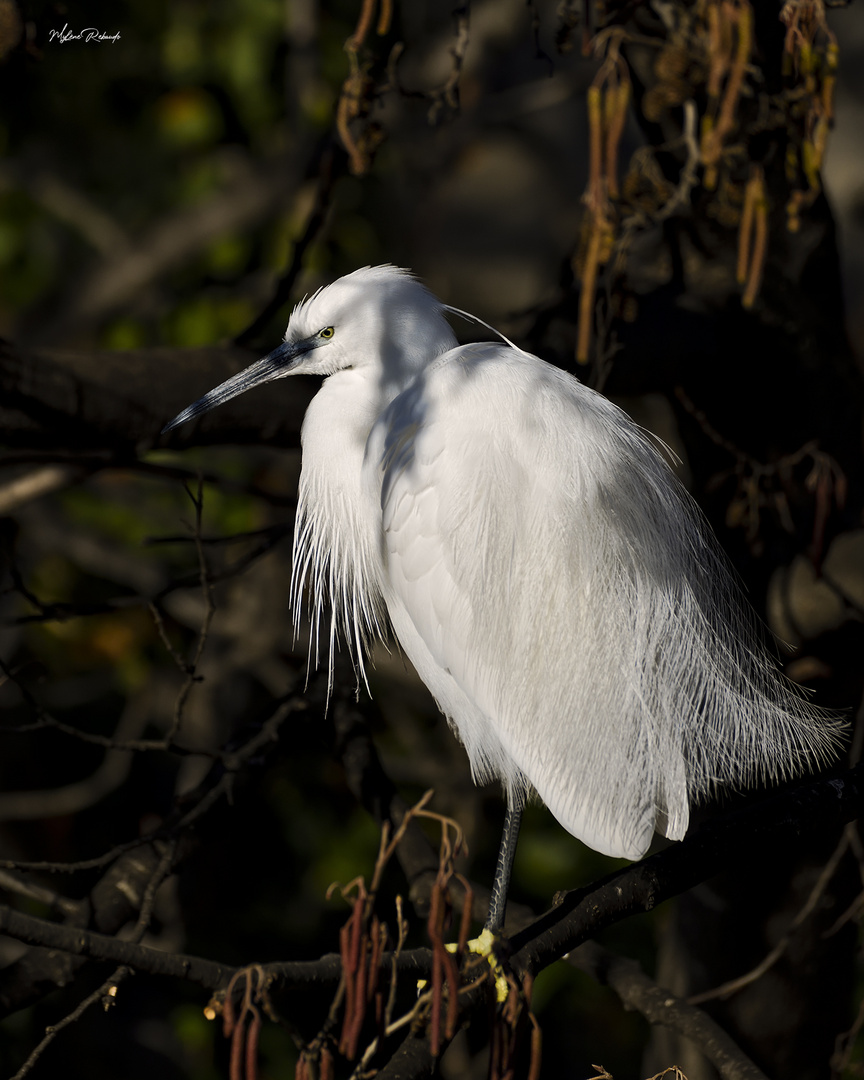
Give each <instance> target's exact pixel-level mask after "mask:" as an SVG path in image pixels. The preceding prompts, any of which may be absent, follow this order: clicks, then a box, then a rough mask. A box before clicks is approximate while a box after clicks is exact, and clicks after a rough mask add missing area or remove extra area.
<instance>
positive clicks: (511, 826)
mask: <svg viewBox="0 0 864 1080" xmlns="http://www.w3.org/2000/svg"><path fill="white" fill-rule="evenodd" d="M524 808H525V797H524V796H523V795H522V794H515V793H511V794H510V796H509V798H508V801H507V813H506V815H505V817H504V832H503V833H502V835H501V847H500V849H499V851H498V864H497V866H496V867H495V878H494V880H493V882H492V895H491V897H490V898H489V914H488V915H487V917H486V926H485V929H486V930H489V931H490V932H491V933H493V934H497V933H499V932H500V931H501V930H503V929H504V915H505V912H506V911H507V890H508V889H509V888H510V873H511V871H512V870H513V858H514V856H515V854H516V841H517V840H518V839H519V826H520V825H521V823H522V811H523V809H524Z"/></svg>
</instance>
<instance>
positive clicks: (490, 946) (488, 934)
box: [417, 927, 510, 1005]
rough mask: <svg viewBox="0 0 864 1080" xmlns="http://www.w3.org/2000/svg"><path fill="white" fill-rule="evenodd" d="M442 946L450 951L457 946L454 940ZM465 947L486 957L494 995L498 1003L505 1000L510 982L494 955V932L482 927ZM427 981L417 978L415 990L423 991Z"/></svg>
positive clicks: (455, 949) (456, 948) (453, 950)
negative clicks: (490, 971)
mask: <svg viewBox="0 0 864 1080" xmlns="http://www.w3.org/2000/svg"><path fill="white" fill-rule="evenodd" d="M444 948H445V949H446V950H447V951H448V952H451V953H455V952H456V951H457V950H458V948H459V946H458V945H457V944H456V942H455V941H451V942H449V943H447V944H446V945H445V946H444ZM466 948H467V949H468V952H471V953H474V954H475V955H476V956H483V957H485V958H486V961H487V962H488V964H489V966H490V967H491V968H492V973H493V975H494V976H495V997H496V998H497V1000H498V1004H499V1005H503V1003H504V1002H505V1001H506V1000H507V997H508V995H509V993H510V984H509V983H508V982H507V976H506V975H505V974H504V968H503V967H501V964H500V963H499V961H498V958H497V957H496V955H495V934H494V932H493V931H492V930H490V929H489V928H488V927H486V929H484V930H483V931H482V932H481V934H480V936H479V937H476V938H472V939H471V940H470V941H468V942H466ZM427 985H428V983H427V981H426V979H419V980H418V982H417V992H418V993H423V991H424V990H425V989H426V987H427Z"/></svg>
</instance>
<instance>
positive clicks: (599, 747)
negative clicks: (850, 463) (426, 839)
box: [364, 344, 836, 858]
mask: <svg viewBox="0 0 864 1080" xmlns="http://www.w3.org/2000/svg"><path fill="white" fill-rule="evenodd" d="M364 477H365V482H366V486H367V490H368V497H369V498H374V499H376V500H378V505H379V506H380V514H381V524H382V532H381V544H382V553H383V556H384V560H383V561H384V566H385V569H384V580H383V581H382V582H381V591H382V594H383V596H384V600H385V603H386V605H387V609H388V613H389V616H390V619H391V622H392V624H393V627H394V630H395V631H396V634H397V636H398V638H399V640H400V643H401V644H402V646H403V648H404V650H405V652H406V653H407V655H408V656H409V657H410V659H411V660H412V662H413V663H414V664H415V666H416V667H417V669H418V672H419V674H420V676H421V678H422V679H423V680H424V682H426V684H427V685H428V686H429V688H430V690H431V691H432V693H433V695H434V696H435V698H436V699H437V701H438V703H439V705H440V707H441V708H442V711H443V712H444V713H445V715H447V716H448V719H449V720H450V721H451V723H452V724H453V726H454V727H455V729H456V730H457V732H458V734H459V736H460V738H461V739H462V741H463V743H464V744H465V747H466V750H467V752H468V754H469V758H470V760H471V764H472V769H473V770H474V772H475V775H476V776H477V777H478V778H480V779H485V778H488V777H489V776H490V775H497V776H499V777H500V778H501V779H502V781H503V782H504V784H505V786H506V787H507V788H508V789H510V790H521V789H525V788H529V787H530V788H533V789H535V790H536V791H537V793H538V794H539V795H540V797H541V798H542V799H543V800H544V802H545V803H546V804H547V805H548V807H549V809H550V810H551V811H552V813H553V814H554V815H555V816H556V817H557V818H558V820H559V821H560V822H561V823H562V824H563V825H564V827H565V828H567V829H568V830H569V831H570V832H571V833H573V834H574V835H576V836H578V837H580V838H581V839H583V840H584V841H585V842H586V843H588V844H589V845H590V846H591V847H594V848H596V849H597V850H600V851H603V852H606V853H608V854H611V855H621V856H625V857H628V858H637V857H640V856H641V855H642V854H644V852H645V850H646V849H647V847H648V845H649V844H650V841H651V837H652V835H653V832H654V829H655V826H656V825H657V824H658V822H659V824H660V826H661V827H662V828H663V829H664V831H665V832H666V834H667V835H668V836H670V837H673V838H680V837H682V836H683V835H684V833H685V831H686V828H687V824H688V820H689V805H690V801H691V799H693V798H698V797H699V796H700V795H703V794H705V793H706V792H708V791H710V790H711V789H712V787H713V786H715V785H716V784H717V783H726V782H731V783H746V782H750V781H752V780H754V779H757V778H760V777H765V776H776V775H778V774H780V775H784V774H786V773H789V772H794V771H799V770H800V768H801V767H802V766H803V765H804V764H805V763H806V762H807V761H808V760H809V759H811V758H813V757H816V756H819V755H820V754H822V755H824V754H827V753H828V752H829V751H830V749H831V745H832V743H833V741H834V739H835V737H836V730H835V728H832V726H831V724H830V723H828V722H827V721H826V720H825V718H824V717H822V716H820V715H818V714H817V711H816V710H814V709H812V708H811V707H810V706H809V705H808V704H807V703H806V702H805V701H804V700H803V699H802V698H801V697H800V696H798V695H797V694H796V693H795V692H794V691H793V690H792V689H790V687H789V686H788V685H787V684H786V683H785V682H784V681H781V678H780V677H779V676H778V675H777V673H776V672H775V670H774V668H773V667H772V664H771V661H770V660H769V658H768V657H767V655H766V654H765V652H764V650H763V649H762V648H761V646H760V645H759V644H758V643H757V636H756V634H755V633H754V622H753V619H752V617H751V616H750V614H749V611H748V609H747V608H746V607H745V606H744V605H743V604H742V603H741V602H740V601H739V599H738V594H737V588H736V586H735V584H734V582H733V580H732V577H731V574H730V571H729V570H728V568H727V567H726V565H725V562H724V559H723V556H722V554H721V553H720V551H719V548H718V546H717V544H716V540H714V538H713V534H711V533H710V530H708V529H707V527H706V526H705V525H704V523H703V521H702V519H701V516H700V514H699V511H698V510H697V508H696V507H695V504H694V503H693V502H692V500H691V499H690V498H689V496H688V495H687V494H686V493H685V492H684V491H683V489H682V488H681V487H680V486H679V485H678V483H677V481H676V480H675V478H674V476H673V475H672V473H671V471H670V470H669V469H668V467H667V465H666V464H665V462H664V461H663V460H662V458H661V455H660V454H659V452H658V451H657V449H656V447H655V446H654V445H653V444H652V442H651V441H650V440H649V439H648V437H647V436H646V435H645V434H644V433H643V432H641V430H640V429H639V428H637V427H636V425H634V424H633V423H632V421H630V420H629V418H627V417H626V416H625V415H624V414H623V413H621V411H620V410H618V409H617V408H616V407H615V406H614V405H612V404H611V403H610V402H609V401H608V400H606V399H605V398H603V397H601V396H600V395H598V394H595V393H594V392H592V391H590V390H588V389H587V388H586V387H584V386H582V385H581V384H580V383H579V382H578V381H577V380H575V379H573V378H571V377H570V376H568V375H566V374H564V373H562V372H560V371H558V370H557V369H554V368H552V367H550V366H548V365H546V364H543V363H542V362H541V361H539V360H537V359H536V358H534V357H531V356H528V355H527V354H524V353H521V352H518V351H516V350H513V349H509V348H506V347H504V346H499V345H491V344H488V345H473V346H463V347H460V348H458V349H454V350H452V351H451V352H449V353H447V354H445V356H444V357H442V358H440V359H439V360H438V361H436V362H435V363H434V364H432V365H431V366H430V367H429V368H428V369H427V370H426V371H425V372H424V373H423V374H422V375H421V376H420V377H419V378H418V379H417V380H416V381H415V382H414V383H413V384H412V386H411V387H409V388H408V389H407V390H406V391H404V392H403V393H402V394H401V395H400V396H399V397H398V398H397V399H396V400H395V401H394V402H393V403H392V404H391V405H390V407H389V408H388V409H387V411H386V412H385V413H384V414H383V415H382V417H381V418H380V420H379V421H378V422H377V424H376V425H375V427H374V428H373V431H372V434H371V436H370V439H369V442H368V444H367V450H366V459H365V464H364ZM835 727H836V726H835Z"/></svg>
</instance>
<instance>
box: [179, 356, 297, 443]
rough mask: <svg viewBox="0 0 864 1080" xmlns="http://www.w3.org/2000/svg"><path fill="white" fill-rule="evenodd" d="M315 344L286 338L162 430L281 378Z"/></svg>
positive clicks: (188, 408) (190, 406) (188, 407)
mask: <svg viewBox="0 0 864 1080" xmlns="http://www.w3.org/2000/svg"><path fill="white" fill-rule="evenodd" d="M313 347H314V343H313V342H310V341H284V342H283V343H282V344H281V345H280V346H279V347H278V348H277V349H274V350H273V352H271V353H268V354H267V355H266V356H265V357H263V358H262V359H261V360H256V361H255V363H254V364H250V365H249V367H247V368H245V369H244V370H243V371H240V372H238V373H237V374H236V375H232V376H231V378H230V379H226V380H225V382H223V383H220V385H219V386H217V387H215V388H214V389H213V390H210V391H208V393H206V394H205V395H204V397H202V398H199V399H198V400H197V401H196V402H194V403H193V404H192V405H189V406H187V407H186V408H185V409H184V410H183V411H182V412H180V413H178V414H177V415H176V416H175V417H174V419H173V420H172V421H171V422H170V423H168V424H166V425H165V427H164V428H162V434H163V435H165V434H167V432H169V431H173V430H174V428H176V427H179V426H180V425H181V424H185V423H186V421H187V420H194V418H195V417H196V416H201V414H202V413H205V412H210V410H211V409H215V408H216V406H217V405H223V404H224V403H225V402H226V401H230V400H231V398H234V397H237V396H238V395H239V394H244V393H245V392H246V391H247V390H251V389H252V387H253V386H260V385H261V384H262V383H266V382H270V381H271V380H272V379H281V378H282V377H283V376H284V375H289V374H290V373H291V369H292V368H293V367H294V366H295V365H296V364H297V362H298V360H299V359H300V357H301V356H303V355H304V354H305V353H307V352H309V350H310V349H311V348H313Z"/></svg>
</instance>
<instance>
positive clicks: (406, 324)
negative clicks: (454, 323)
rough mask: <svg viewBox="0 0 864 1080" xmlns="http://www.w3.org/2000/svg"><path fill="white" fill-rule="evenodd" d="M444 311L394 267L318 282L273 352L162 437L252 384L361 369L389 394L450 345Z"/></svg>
mask: <svg viewBox="0 0 864 1080" xmlns="http://www.w3.org/2000/svg"><path fill="white" fill-rule="evenodd" d="M445 310H446V309H445V308H444V306H443V305H442V304H441V302H440V301H439V300H438V299H436V297H434V296H433V295H432V293H430V292H429V291H428V289H426V288H425V286H423V285H422V284H421V283H420V282H419V281H417V279H416V278H414V277H412V276H411V274H410V273H408V271H406V270H400V269H398V268H397V267H395V266H366V267H363V269H361V270H355V271H354V273H353V274H346V276H345V277H341V278H339V279H338V280H337V281H334V282H333V283H332V285H325V286H324V287H323V288H321V289H319V290H318V291H317V292H316V293H314V294H313V295H312V296H310V297H308V298H307V299H305V300H302V301H301V302H300V303H299V304H298V305H297V306H296V307H295V308H294V310H293V312H292V313H291V318H290V320H289V322H288V328H287V330H286V331H285V338H284V340H283V342H282V344H281V345H279V347H278V348H276V349H274V350H273V352H271V353H268V355H267V356H265V357H264V358H263V359H261V360H257V361H256V362H255V363H254V364H251V365H250V366H249V367H248V368H246V369H245V371H241V372H239V374H237V375H234V376H233V377H232V378H230V379H228V380H227V381H226V382H224V383H222V384H221V385H220V386H217V387H216V388H215V389H213V390H211V391H210V392H209V393H207V394H205V395H204V397H202V398H200V399H199V400H198V401H196V402H195V403H194V404H193V405H190V406H189V407H188V408H186V409H184V410H183V411H182V412H181V413H179V414H178V415H177V416H175V417H174V419H173V420H172V421H171V422H170V423H169V424H167V425H166V426H165V427H164V428H163V434H164V433H165V432H168V431H171V430H172V429H173V428H175V427H179V425H180V424H183V423H185V422H186V421H187V420H191V419H193V418H194V417H196V416H200V415H201V413H205V412H209V411H210V409H214V408H215V407H216V406H217V405H222V404H223V403H224V402H226V401H229V400H230V399H231V398H233V397H237V395H238V394H242V393H244V392H245V391H246V390H251V389H252V387H253V386H259V385H260V384H261V383H265V382H271V381H272V380H273V379H282V378H285V377H286V376H287V375H295V374H303V375H323V376H328V375H334V374H336V373H337V372H339V371H345V370H348V369H357V370H360V369H366V370H368V371H369V372H370V374H371V375H372V377H373V378H375V379H376V380H377V381H378V383H379V384H380V389H381V393H382V395H383V396H384V397H385V398H390V397H393V396H394V395H395V394H396V393H398V392H399V391H400V390H402V389H404V387H405V386H406V385H407V384H408V382H410V380H411V379H412V378H413V377H414V376H415V375H416V374H418V372H419V371H421V370H422V368H423V367H424V366H425V365H426V364H428V363H429V362H430V361H432V360H434V359H435V357H437V356H440V355H441V353H443V352H446V351H447V350H448V349H451V348H453V347H454V346H455V344H456V338H455V337H454V335H453V331H452V330H451V329H450V327H449V325H448V323H447V321H446V320H445V318H444V311H445Z"/></svg>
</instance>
